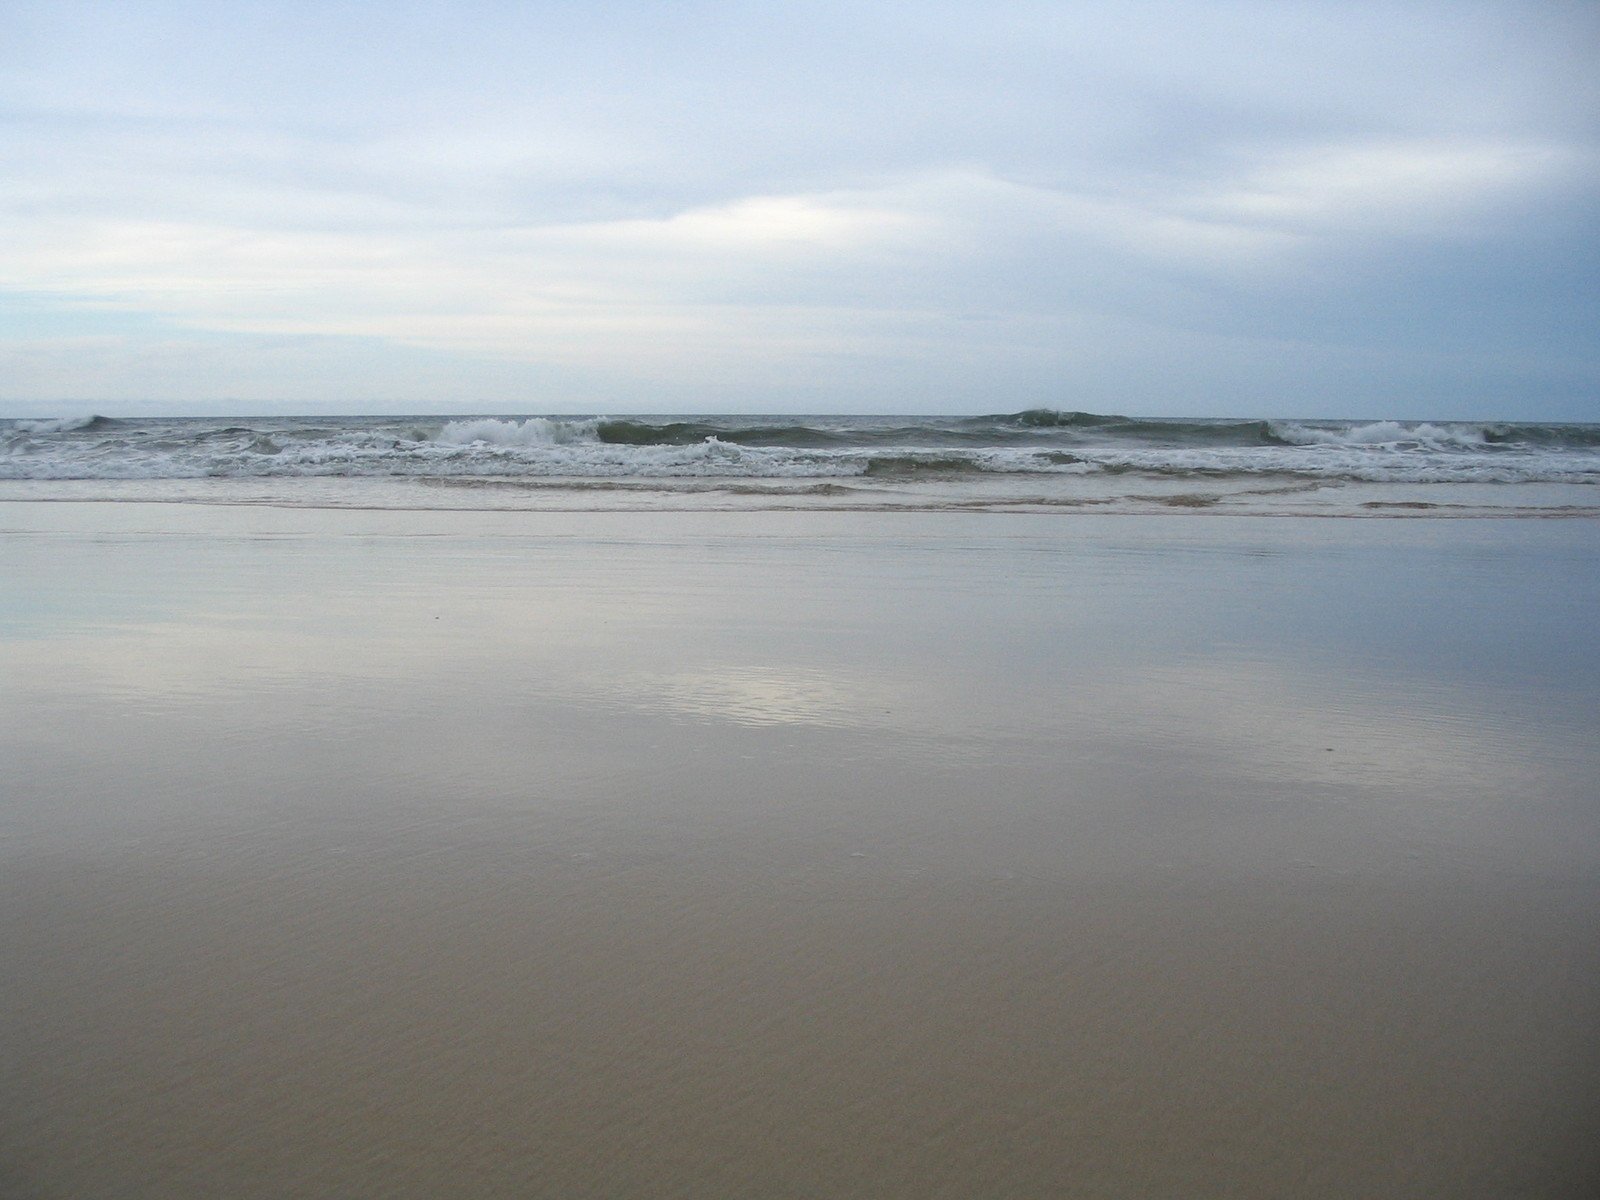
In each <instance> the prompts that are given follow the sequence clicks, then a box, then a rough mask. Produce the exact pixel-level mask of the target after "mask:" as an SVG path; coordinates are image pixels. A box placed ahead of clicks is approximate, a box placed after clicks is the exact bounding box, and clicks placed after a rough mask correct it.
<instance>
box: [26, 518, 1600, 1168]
mask: <svg viewBox="0 0 1600 1200" xmlns="http://www.w3.org/2000/svg"><path fill="white" fill-rule="evenodd" d="M1597 600H1600V525H1597V524H1596V523H1595V522H1593V521H1590V520H1567V521H1556V520H1520V521H1505V520H1458V521H1445V520H1406V519H1401V520H1327V519H1321V520H1319V519H1310V518H1300V517H1280V518H1273V519H1269V518H1258V517H1214V516H1207V515H1203V514H1183V515H1172V516H1149V515H1143V516H1120V517H1119V516H1095V515H1085V514H1076V515H1036V514H1035V515H1030V514H998V513H979V514H959V513H911V514H894V513H827V512H810V513H782V512H744V513H740V512H698V513H694V512H689V513H685V512H677V513H674V512H653V513H625V512H611V513H539V512H473V511H462V512H450V511H435V512H386V511H341V510H330V509H318V508H303V509H288V508H276V507H259V506H222V505H197V504H138V503H100V504H79V503H68V502H61V503H25V502H13V503H5V504H0V678H3V680H4V684H3V687H0V763H4V764H5V765H4V767H3V773H4V780H5V783H4V787H3V789H0V791H3V800H0V1010H3V1011H4V1012H5V1014H6V1017H5V1019H4V1025H3V1033H0V1039H3V1053H0V1113H3V1116H0V1195H4V1196H6V1197H8V1198H9V1197H16V1198H17V1200H110V1198H113V1197H115V1198H118V1200H124V1198H135V1197H137V1198H144V1197H149V1198H151V1200H154V1198H157V1197H159V1198H161V1200H185V1198H188V1197H196V1198H198V1197H221V1196H227V1197H230V1198H241V1200H242V1198H254V1197H259V1198H263V1200H265V1198H267V1197H285V1196H385V1197H395V1198H402V1197H416V1198H419V1200H421V1198H428V1200H433V1198H441V1197H451V1196H460V1197H475V1198H476V1197H499V1196H505V1197H531V1196H549V1197H582V1196H594V1197H601V1196H605V1197H616V1196H641V1197H642V1196H651V1197H665V1196H683V1197H696V1198H704V1197H724V1196H725V1197H747V1196H767V1197H802V1196H808V1197H809V1196H816V1197H823V1196H826V1197H873V1198H883V1197H901V1196H903V1197H919V1198H922V1197H940V1196H948V1197H979V1196H982V1197H1038V1196H1047V1195H1070V1196H1083V1197H1151V1196H1174V1197H1176V1196H1190V1197H1197V1196H1230V1197H1283V1196H1319V1197H1369V1196H1385V1197H1451V1198H1459V1197H1484V1198H1486V1200H1487V1198H1491V1197H1492V1198H1495V1200H1503V1198H1506V1197H1578V1196H1585V1195H1593V1194H1597V1193H1600V1149H1597V1144H1596V1141H1595V1139H1594V1136H1593V1134H1594V1114H1595V1112H1596V1111H1600V1051H1597V1049H1596V1042H1595V1037H1594V1031H1595V1030H1596V1029H1597V1028H1600V940H1597V939H1596V937H1595V933H1596V930H1597V928H1600V791H1597V781H1600V739H1597V738H1596V719H1595V714H1596V713H1597V712H1600V642H1597V640H1596V639H1595V637H1594V616H1595V613H1596V611H1597V606H1596V602H1597Z"/></svg>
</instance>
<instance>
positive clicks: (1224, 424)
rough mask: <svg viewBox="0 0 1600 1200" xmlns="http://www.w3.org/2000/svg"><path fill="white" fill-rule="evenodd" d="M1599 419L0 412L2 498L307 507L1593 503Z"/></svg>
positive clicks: (1521, 509) (1555, 509) (1358, 509)
mask: <svg viewBox="0 0 1600 1200" xmlns="http://www.w3.org/2000/svg"><path fill="white" fill-rule="evenodd" d="M1596 484H1600V424H1576V423H1566V424H1563V423H1519V422H1463V421H1434V422H1418V421H1352V420H1303V419H1293V420H1290V419H1275V420H1273V419H1263V420H1222V419H1216V420H1165V419H1149V418H1139V417H1124V416H1114V415H1104V414H1096V413H1085V412H1065V411H1057V410H1053V409H1030V410H1027V411H1023V412H1013V413H1003V414H998V415H990V416H970V417H889V416H850V417H840V416H826V417H821V416H805V415H794V416H787V415H766V416H703V415H701V416H695V415H686V416H653V417H639V416H630V417H626V418H610V417H604V416H588V417H576V416H561V417H556V416H527V417H506V416H455V417H446V416H407V417H230V418H198V417H193V418H160V419H155V418H138V419H132V418H127V419H125V418H108V417H103V416H96V415H81V416H75V417H62V418H54V419H33V420H23V419H15V420H10V421H5V422H0V497H9V498H14V499H101V500H112V499H121V500H163V501H172V500H179V501H181V500H194V501H213V502H249V503H272V504H282V505H290V506H297V505H303V506H310V507H327V506H333V507H339V506H350V507H361V508H367V507H374V508H491V509H547V510H570V509H581V510H601V511H604V510H619V509H620V510H627V509H662V510H682V509H691V510H698V509H726V508H731V509H743V510H770V509H794V508H800V509H838V510H853V509H870V510H890V511H893V510H921V509H953V510H984V509H993V510H999V511H1028V510H1047V511H1051V510H1053V511H1072V510H1080V509H1081V510H1092V511H1109V512H1163V511H1183V510H1188V511H1196V510H1204V511H1213V512H1219V513H1228V512H1234V513H1251V514H1266V515H1287V514H1293V515H1336V516H1394V515H1411V516H1415V515H1434V516H1460V515H1482V516H1494V515H1510V516H1594V515H1597V514H1600V490H1597V489H1596V487H1595V485H1596Z"/></svg>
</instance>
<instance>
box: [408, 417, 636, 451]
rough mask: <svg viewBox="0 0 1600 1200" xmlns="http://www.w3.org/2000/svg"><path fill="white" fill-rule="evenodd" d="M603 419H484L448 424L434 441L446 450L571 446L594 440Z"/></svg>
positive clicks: (450, 422)
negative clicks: (455, 448) (481, 446)
mask: <svg viewBox="0 0 1600 1200" xmlns="http://www.w3.org/2000/svg"><path fill="white" fill-rule="evenodd" d="M604 419H605V418H603V417H591V418H589V419H587V420H582V421H562V420H557V419H554V418H551V417H529V418H528V419H527V420H525V421H502V420H497V419H496V418H493V417H484V418H480V419H479V420H475V421H449V422H446V424H445V426H444V428H443V429H441V430H439V434H438V436H437V437H435V438H434V439H433V440H434V441H436V442H438V443H439V444H441V445H445V446H471V445H485V446H568V445H571V444H573V443H574V442H585V441H590V442H592V441H594V440H595V431H596V430H597V429H598V428H599V426H600V423H601V421H603V420H604Z"/></svg>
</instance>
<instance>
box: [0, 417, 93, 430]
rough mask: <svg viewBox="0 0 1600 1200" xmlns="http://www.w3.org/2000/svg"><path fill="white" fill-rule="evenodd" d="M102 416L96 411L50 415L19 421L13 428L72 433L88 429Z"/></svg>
mask: <svg viewBox="0 0 1600 1200" xmlns="http://www.w3.org/2000/svg"><path fill="white" fill-rule="evenodd" d="M100 419H101V418H100V417H98V416H96V415H95V414H94V413H89V414H87V415H85V416H81V417H49V418H45V419H41V420H36V421H17V422H16V423H15V424H14V425H13V426H12V428H14V429H16V430H17V431H18V432H20V433H70V432H72V431H73V430H76V429H87V428H89V427H90V426H91V425H93V424H94V423H95V422H96V421H99V420H100Z"/></svg>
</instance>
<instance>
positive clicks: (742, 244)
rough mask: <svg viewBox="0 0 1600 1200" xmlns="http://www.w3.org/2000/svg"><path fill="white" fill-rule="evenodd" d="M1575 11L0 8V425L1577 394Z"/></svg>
mask: <svg viewBox="0 0 1600 1200" xmlns="http://www.w3.org/2000/svg"><path fill="white" fill-rule="evenodd" d="M1597 63H1600V4H1597V3H1594V2H1593V0H1575V2H1573V3H1563V2H1561V0H1546V2H1539V3H1534V2H1527V3H1473V2H1471V0H1444V2H1440V3H1376V2H1374V3H1364V2H1362V0H1339V2H1337V3H1329V4H1312V3H1291V2H1287V0H1276V2H1269V3H1227V2H1224V0H1170V2H1167V3H1069V2H1067V0H1057V2H1056V3H1013V2H1009V0H990V2H988V3H981V4H980V3H943V2H941V0H917V2H916V3H905V4H902V3H896V2H883V0H874V2H872V3H865V2H863V0H853V2H849V3H813V2H806V3H781V2H779V0H766V2H764V3H737V2H731V0H706V2H695V0H677V2H674V3H670V4H669V3H662V2H659V0H658V2H656V3H615V2H608V0H563V2H548V0H547V2H543V3H540V2H525V3H471V2H463V0H452V2H451V3H448V4H445V3H431V2H429V3H406V2H403V0H384V2H381V3H380V2H378V0H367V2H363V3H344V4H341V3H336V2H332V0H318V2H316V3H304V4H301V3H286V2H279V3H274V2H272V0H255V2H252V3H228V2H226V0H204V2H203V3H182V2H174V3H153V2H148V0H120V2H119V3H73V2H71V0H47V2H46V0H39V2H35V0H5V2H0V414H4V413H11V414H19V415H20V414H25V413H39V412H45V411H55V410H57V409H64V408H72V409H74V410H75V409H76V407H80V406H81V405H82V403H83V402H92V407H94V408H96V409H97V410H98V411H102V412H106V413H110V414H116V413H132V412H141V411H143V412H173V413H177V412H197V413H199V412H211V413H214V412H227V411H238V412H244V411H256V412H266V411H275V410H285V409H288V410H295V411H306V410H311V409H323V410H337V411H345V412H376V411H434V412H449V411H456V410H477V411H518V412H561V411H611V412H615V411H627V410H633V411H657V412H660V411H695V410H699V411H729V410H735V411H747V412H754V411H762V410H790V411H809V412H827V411H856V412H915V411H922V410H927V411H946V412H950V411H969V412H996V411H1010V410H1015V409H1021V408H1027V407H1035V406H1039V405H1048V406H1052V407H1058V408H1079V409H1091V410H1096V411H1119V412H1132V413H1141V414H1201V415H1223V414H1240V415H1244V414H1270V415H1326V416H1353V417H1365V416H1402V417H1403V416H1416V417H1442V416H1461V417H1474V416H1482V417H1519V416H1527V417H1547V418H1568V419H1578V420H1585V419H1587V420H1600V70H1597V65H1596V64H1597Z"/></svg>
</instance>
